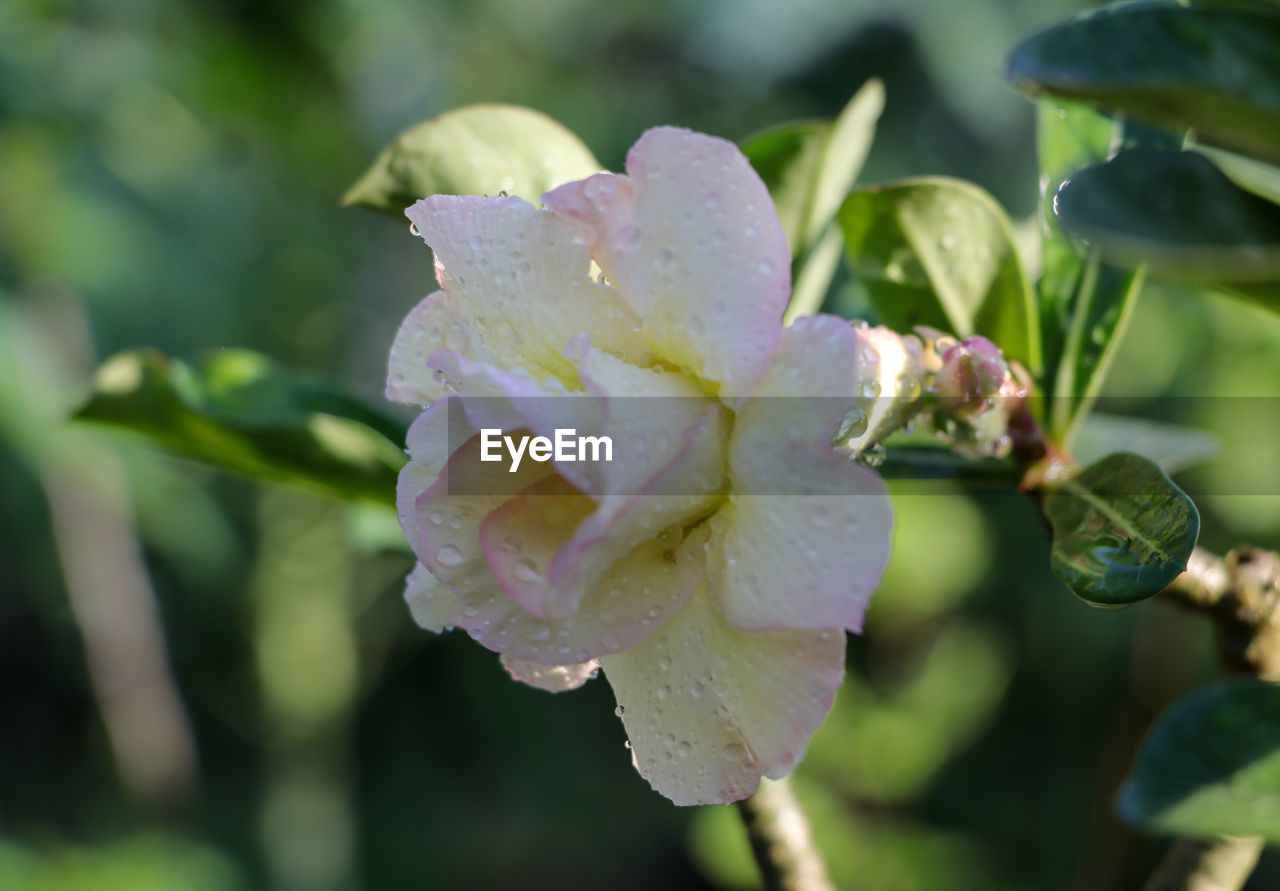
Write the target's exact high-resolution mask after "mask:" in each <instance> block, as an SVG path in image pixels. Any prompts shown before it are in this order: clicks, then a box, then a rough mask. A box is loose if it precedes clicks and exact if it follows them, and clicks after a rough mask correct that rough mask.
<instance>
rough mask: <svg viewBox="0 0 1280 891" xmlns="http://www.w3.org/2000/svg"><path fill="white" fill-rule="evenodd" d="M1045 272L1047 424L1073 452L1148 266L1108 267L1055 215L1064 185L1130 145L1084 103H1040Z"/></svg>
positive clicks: (1118, 128) (1040, 285) (1041, 285)
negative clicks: (1048, 374) (1074, 238)
mask: <svg viewBox="0 0 1280 891" xmlns="http://www.w3.org/2000/svg"><path fill="white" fill-rule="evenodd" d="M1037 113H1038V115H1037V133H1036V136H1037V142H1038V147H1039V160H1040V190H1041V191H1040V199H1041V200H1040V205H1041V225H1042V232H1043V244H1042V257H1043V264H1042V266H1043V268H1042V272H1041V275H1040V280H1039V281H1038V282H1037V286H1036V288H1037V293H1038V295H1039V298H1040V310H1041V316H1040V318H1041V331H1042V336H1043V339H1044V350H1045V364H1046V367H1048V368H1049V369H1051V370H1052V372H1053V373H1052V377H1051V378H1049V379H1048V380H1046V381H1045V382H1044V383H1045V390H1046V392H1047V393H1048V395H1049V396H1050V397H1051V401H1050V403H1049V405H1050V406H1051V410H1050V412H1049V417H1048V418H1047V419H1046V421H1047V423H1048V426H1049V431H1050V433H1051V434H1052V435H1053V437H1054V438H1055V439H1056V440H1058V442H1060V443H1062V444H1063V445H1064V446H1065V447H1070V446H1071V442H1072V440H1073V438H1074V435H1075V432H1076V430H1078V428H1079V425H1080V423H1081V422H1082V421H1083V420H1084V419H1085V418H1086V417H1087V416H1088V413H1089V409H1090V407H1091V405H1092V403H1093V401H1094V400H1095V399H1096V398H1097V395H1098V393H1099V391H1100V390H1101V388H1102V383H1103V380H1104V378H1105V376H1106V373H1107V370H1108V368H1109V367H1110V364H1111V360H1112V358H1113V357H1114V356H1115V352H1116V349H1117V348H1118V346H1119V343H1120V339H1121V337H1122V336H1123V334H1124V329H1125V327H1126V324H1127V322H1128V319H1129V317H1130V315H1131V313H1132V310H1133V306H1134V304H1135V303H1136V301H1137V297H1138V293H1139V291H1140V290H1141V287H1142V280H1143V273H1142V270H1141V269H1138V270H1134V269H1122V268H1119V267H1116V266H1112V265H1109V264H1107V263H1103V262H1102V261H1101V260H1100V259H1099V257H1098V255H1097V253H1096V252H1093V251H1089V250H1086V249H1085V248H1084V246H1082V245H1080V244H1079V243H1077V242H1073V241H1072V240H1071V239H1070V238H1069V237H1068V236H1067V235H1066V233H1064V232H1063V231H1062V227H1061V226H1060V225H1059V221H1058V217H1057V215H1056V214H1055V213H1054V212H1053V202H1054V197H1055V195H1056V193H1057V191H1058V187H1059V185H1060V184H1061V183H1063V182H1064V181H1066V180H1068V179H1069V178H1070V177H1071V176H1073V175H1074V174H1076V173H1077V172H1078V171H1079V170H1081V169H1083V168H1085V167H1087V166H1089V165H1091V164H1094V163H1096V162H1098V161H1101V160H1103V159H1105V158H1107V157H1109V156H1110V155H1111V153H1112V152H1114V151H1116V150H1117V149H1118V148H1119V147H1120V145H1121V144H1122V143H1123V142H1124V141H1125V128H1124V127H1123V126H1122V125H1120V124H1118V123H1116V122H1114V121H1112V120H1111V119H1110V118H1107V117H1105V116H1103V115H1101V114H1099V113H1097V112H1096V111H1093V110H1092V109H1090V108H1088V107H1086V106H1084V105H1080V104H1078V103H1070V102H1059V101H1057V100H1053V99H1041V100H1040V101H1039V102H1038V103H1037Z"/></svg>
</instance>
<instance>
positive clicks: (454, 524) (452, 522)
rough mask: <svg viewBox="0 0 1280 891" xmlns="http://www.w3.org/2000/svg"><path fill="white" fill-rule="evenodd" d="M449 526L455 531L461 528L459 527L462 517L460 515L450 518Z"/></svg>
mask: <svg viewBox="0 0 1280 891" xmlns="http://www.w3.org/2000/svg"><path fill="white" fill-rule="evenodd" d="M449 528H450V529H452V530H454V531H455V532H456V531H457V530H459V529H461V528H462V518H461V517H454V518H453V519H452V520H450V521H449Z"/></svg>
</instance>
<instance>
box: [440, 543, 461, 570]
mask: <svg viewBox="0 0 1280 891" xmlns="http://www.w3.org/2000/svg"><path fill="white" fill-rule="evenodd" d="M436 562H437V563H439V564H440V565H441V566H457V565H458V564H459V563H461V562H462V551H460V550H458V549H457V548H455V547H454V546H453V545H445V546H444V547H442V548H441V549H440V550H438V551H436Z"/></svg>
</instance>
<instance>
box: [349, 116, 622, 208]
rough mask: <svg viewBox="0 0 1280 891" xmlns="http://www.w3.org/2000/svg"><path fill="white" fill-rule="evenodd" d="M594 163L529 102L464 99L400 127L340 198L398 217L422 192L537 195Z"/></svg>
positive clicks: (596, 166) (595, 169) (594, 167)
mask: <svg viewBox="0 0 1280 891" xmlns="http://www.w3.org/2000/svg"><path fill="white" fill-rule="evenodd" d="M600 170H601V167H600V163H599V162H598V161H597V160H596V159H595V157H594V156H593V155H592V154H591V151H590V149H588V148H587V147H586V146H585V145H583V143H582V140H580V139H578V137H577V136H575V135H574V134H573V133H572V132H570V131H569V130H567V129H566V128H565V127H564V126H562V125H561V124H559V123H557V122H556V121H554V120H552V119H551V118H549V117H547V116H546V115H544V114H542V113H540V112H537V111H533V110H532V109H529V108H521V107H519V106H515V105H468V106H466V107H464V108H459V109H456V110H454V111H450V112H446V113H445V114H442V115H440V116H439V117H435V118H432V119H431V120H429V121H424V122H423V123H421V124H418V125H417V126H416V127H412V128H411V129H409V130H406V131H405V132H404V133H401V134H400V136H398V137H397V138H396V140H395V142H393V143H391V145H389V146H388V147H387V148H386V149H384V150H383V151H382V154H380V155H378V157H377V159H376V160H375V161H374V162H373V164H372V165H371V166H370V167H369V169H368V170H366V171H365V173H364V175H363V176H361V177H360V179H359V180H357V181H356V183H355V185H353V186H352V187H351V188H350V189H348V190H347V193H346V195H344V196H343V198H342V203H343V204H345V205H351V204H355V205H359V206H360V207H367V208H370V209H371V210H376V211H380V212H382V213H386V214H390V215H391V216H393V217H395V218H397V219H404V210H405V208H406V207H408V206H409V205H411V204H413V203H414V202H415V201H417V200H418V199H419V198H425V197H426V196H428V195H438V194H448V195H497V194H498V193H499V192H506V193H507V194H509V195H518V196H519V197H521V198H524V199H526V200H529V201H537V200H538V198H539V197H541V196H542V195H543V194H544V193H546V192H548V191H550V190H551V189H554V188H555V187H556V186H559V185H563V184H564V183H566V182H569V181H571V180H576V179H582V178H584V177H587V176H590V175H591V174H593V173H599V172H600Z"/></svg>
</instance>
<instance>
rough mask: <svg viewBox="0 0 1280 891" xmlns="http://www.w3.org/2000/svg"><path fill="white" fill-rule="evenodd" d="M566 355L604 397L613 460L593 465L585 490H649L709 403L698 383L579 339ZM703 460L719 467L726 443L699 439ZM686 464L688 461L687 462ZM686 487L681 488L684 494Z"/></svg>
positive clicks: (604, 430)
mask: <svg viewBox="0 0 1280 891" xmlns="http://www.w3.org/2000/svg"><path fill="white" fill-rule="evenodd" d="M566 355H567V356H569V358H571V359H573V360H574V362H575V363H576V364H577V366H578V374H579V376H580V377H581V378H582V383H583V386H584V387H585V388H586V392H587V393H589V394H591V395H592V396H595V397H599V398H600V399H601V400H602V403H601V408H602V414H601V418H600V424H601V426H600V429H599V430H598V431H593V432H598V433H601V434H603V435H605V436H608V437H609V438H610V442H611V444H612V449H611V452H612V456H613V457H612V460H611V461H608V462H601V463H596V464H594V465H593V466H592V467H591V468H590V470H591V471H592V472H593V473H594V474H595V478H594V479H593V481H592V483H591V485H590V486H589V488H588V491H590V492H592V493H599V494H602V495H632V494H637V493H642V492H649V491H652V489H653V481H654V479H655V477H657V476H658V475H659V474H661V473H662V472H663V470H664V469H665V468H666V467H667V465H669V464H670V463H671V461H672V459H674V458H675V457H676V455H677V454H679V453H680V452H681V450H682V449H687V448H688V443H687V442H686V440H685V438H684V433H685V431H686V430H689V429H690V428H692V427H693V426H694V425H695V424H697V423H698V422H699V420H700V419H701V418H702V417H703V415H705V414H706V413H707V411H708V410H709V409H710V408H712V407H713V406H717V402H716V400H715V399H714V398H712V397H710V396H708V395H707V394H706V393H704V392H703V391H702V390H701V389H699V388H698V386H697V384H696V383H695V382H694V381H693V380H692V379H691V378H689V377H687V376H686V375H683V374H676V373H669V372H666V371H664V370H663V369H662V368H661V367H660V366H659V367H655V368H638V367H636V366H635V365H631V364H628V363H627V362H624V361H623V360H621V359H619V358H618V357H616V356H613V355H611V354H609V353H606V352H604V351H603V350H598V349H595V348H594V347H592V346H590V344H589V343H588V342H587V340H586V338H584V337H580V338H578V339H577V340H575V341H573V342H571V343H570V345H569V347H568V349H566ZM697 447H698V448H699V449H701V450H702V451H703V452H704V453H705V454H704V456H703V459H702V462H697V463H707V464H716V465H721V464H723V462H724V457H723V456H724V453H725V442H724V441H723V440H722V439H712V438H701V439H699V440H698V442H697ZM686 463H690V462H686ZM688 491H689V490H688V488H687V487H684V489H683V490H682V491H681V492H680V494H687V492H688Z"/></svg>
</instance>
